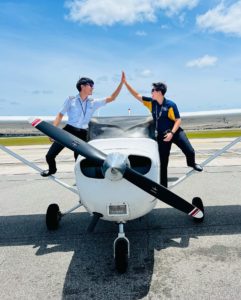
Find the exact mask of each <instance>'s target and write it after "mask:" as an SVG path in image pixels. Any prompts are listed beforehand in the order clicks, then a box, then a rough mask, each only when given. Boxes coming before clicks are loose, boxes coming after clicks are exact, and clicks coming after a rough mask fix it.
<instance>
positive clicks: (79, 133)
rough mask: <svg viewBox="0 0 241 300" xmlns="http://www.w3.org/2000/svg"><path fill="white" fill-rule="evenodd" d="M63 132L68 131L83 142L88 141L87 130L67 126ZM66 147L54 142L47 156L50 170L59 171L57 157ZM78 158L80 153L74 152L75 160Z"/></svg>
mask: <svg viewBox="0 0 241 300" xmlns="http://www.w3.org/2000/svg"><path fill="white" fill-rule="evenodd" d="M63 130H65V131H68V132H69V133H71V134H73V135H74V136H76V137H78V138H80V139H81V140H83V141H85V142H86V141H87V130H84V129H78V128H75V127H73V126H71V125H66V126H65V127H64V128H63ZM64 148H65V147H64V146H63V145H61V144H59V143H58V142H54V143H53V144H52V146H51V147H50V148H49V151H48V153H47V155H46V161H47V163H48V165H49V170H51V171H55V170H57V168H56V161H55V158H56V156H57V155H58V154H59V153H60V152H61V151H62V150H63V149H64ZM77 157H78V153H77V152H74V158H75V160H76V159H77Z"/></svg>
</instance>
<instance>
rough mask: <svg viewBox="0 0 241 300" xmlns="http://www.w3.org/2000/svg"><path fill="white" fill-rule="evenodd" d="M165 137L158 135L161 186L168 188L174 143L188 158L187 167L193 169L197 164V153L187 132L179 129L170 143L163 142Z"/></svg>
mask: <svg viewBox="0 0 241 300" xmlns="http://www.w3.org/2000/svg"><path fill="white" fill-rule="evenodd" d="M163 138H164V137H163V135H158V137H157V143H158V149H159V156H160V164H161V170H160V178H161V184H162V185H163V186H165V187H167V167H168V161H169V155H170V151H171V146H172V143H174V144H176V145H177V146H178V147H179V148H180V149H181V150H182V152H183V153H184V154H185V156H186V160H187V165H188V166H190V167H193V166H194V164H195V151H194V149H193V147H192V145H191V143H190V142H189V140H188V138H187V136H186V134H185V132H184V131H183V130H182V129H179V130H178V131H177V132H176V133H175V134H174V136H173V138H172V140H171V141H170V142H164V141H163Z"/></svg>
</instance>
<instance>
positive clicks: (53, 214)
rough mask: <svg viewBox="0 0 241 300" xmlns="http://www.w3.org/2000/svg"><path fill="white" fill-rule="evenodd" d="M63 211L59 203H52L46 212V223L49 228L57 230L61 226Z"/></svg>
mask: <svg viewBox="0 0 241 300" xmlns="http://www.w3.org/2000/svg"><path fill="white" fill-rule="evenodd" d="M60 219H61V213H60V211H59V206H58V204H55V203H54V204H50V205H49V207H48V209H47V213H46V225H47V228H48V230H56V229H58V227H59V221H60Z"/></svg>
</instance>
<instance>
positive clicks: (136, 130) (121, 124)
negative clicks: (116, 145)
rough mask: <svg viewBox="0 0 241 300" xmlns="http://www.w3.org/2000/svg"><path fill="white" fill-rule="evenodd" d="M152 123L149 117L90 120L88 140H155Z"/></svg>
mask: <svg viewBox="0 0 241 300" xmlns="http://www.w3.org/2000/svg"><path fill="white" fill-rule="evenodd" d="M154 132H155V130H154V123H153V119H152V117H151V116H149V117H102V118H100V117H99V118H92V119H91V122H90V124H89V140H94V139H106V138H139V137H140V138H143V137H145V138H151V139H155V135H154Z"/></svg>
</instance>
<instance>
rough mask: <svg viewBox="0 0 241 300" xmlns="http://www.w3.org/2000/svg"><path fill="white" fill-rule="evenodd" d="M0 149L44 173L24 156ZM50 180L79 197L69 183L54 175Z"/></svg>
mask: <svg viewBox="0 0 241 300" xmlns="http://www.w3.org/2000/svg"><path fill="white" fill-rule="evenodd" d="M0 149H1V150H2V151H4V152H6V153H8V154H10V155H11V156H13V157H15V158H16V159H18V160H20V161H21V162H22V163H24V164H25V165H27V166H29V167H30V168H32V169H34V170H36V171H37V172H39V173H40V172H42V171H43V170H42V169H41V168H39V167H38V166H36V165H35V164H34V163H32V162H30V161H28V160H27V159H25V158H23V157H22V156H20V155H18V154H17V153H15V152H13V151H12V150H10V149H9V148H7V147H5V146H3V145H0ZM48 178H49V179H51V180H53V181H55V182H56V183H58V184H60V185H61V186H63V187H65V188H66V189H68V190H70V191H71V192H73V193H75V194H76V195H78V196H79V193H78V191H77V190H76V189H75V188H73V187H71V186H69V185H68V184H67V183H64V182H63V181H61V180H59V179H57V178H56V177H54V176H53V175H51V176H49V177H48Z"/></svg>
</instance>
